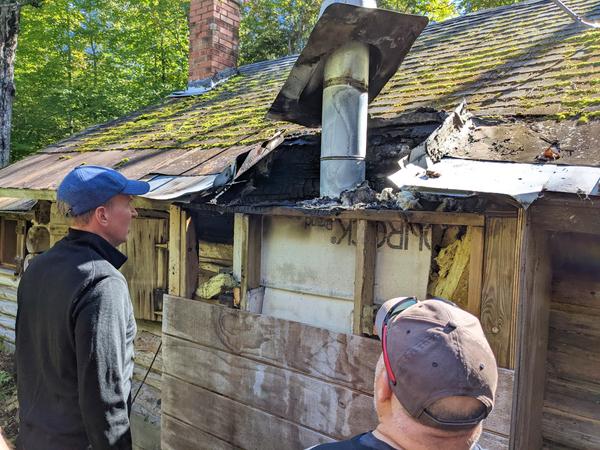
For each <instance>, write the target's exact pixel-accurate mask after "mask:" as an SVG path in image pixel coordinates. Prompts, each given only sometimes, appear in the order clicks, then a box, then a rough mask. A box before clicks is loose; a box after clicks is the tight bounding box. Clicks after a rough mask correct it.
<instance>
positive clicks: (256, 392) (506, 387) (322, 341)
mask: <svg viewBox="0 0 600 450" xmlns="http://www.w3.org/2000/svg"><path fill="white" fill-rule="evenodd" d="M163 339H164V341H163V342H164V354H163V359H164V363H163V364H164V366H163V370H164V372H163V383H162V392H163V399H162V405H163V415H162V448H163V449H164V450H181V449H187V448H190V449H191V448H193V449H198V450H202V449H210V450H213V449H221V448H223V449H232V448H243V449H254V448H264V449H273V450H275V449H280V448H282V447H281V446H282V443H285V447H286V448H290V449H304V448H307V447H310V446H311V445H315V444H317V443H320V442H330V441H332V440H333V439H341V438H346V437H349V436H352V435H354V434H358V433H360V432H364V431H366V430H369V429H372V428H373V426H374V424H375V421H376V418H375V414H374V411H373V404H372V386H373V376H374V368H375V364H376V361H377V359H378V357H379V354H380V344H379V342H378V341H377V340H374V339H369V338H363V337H360V336H356V335H348V334H341V333H335V332H332V331H329V330H325V329H322V328H316V327H312V326H308V325H304V324H301V323H298V322H290V321H286V320H282V319H276V318H273V317H268V316H264V315H255V314H250V313H246V312H243V311H239V310H235V309H229V308H225V307H222V306H215V305H211V304H208V303H204V302H201V301H194V300H189V299H183V298H176V297H171V296H167V297H166V298H165V315H164V320H163ZM512 378H513V372H512V371H510V370H503V369H502V370H501V371H500V380H499V389H498V400H497V406H496V408H495V410H494V413H493V415H492V416H490V418H489V419H488V420H487V421H486V423H485V426H484V428H485V430H486V431H485V432H484V436H483V438H482V440H481V443H482V444H483V445H484V447H486V448H489V449H491V450H495V449H505V448H507V445H508V438H507V435H508V430H509V428H510V409H511V404H512V383H513V381H512Z"/></svg>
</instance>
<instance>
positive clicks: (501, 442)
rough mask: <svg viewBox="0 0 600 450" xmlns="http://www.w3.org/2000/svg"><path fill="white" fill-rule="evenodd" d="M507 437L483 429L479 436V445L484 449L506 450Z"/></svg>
mask: <svg viewBox="0 0 600 450" xmlns="http://www.w3.org/2000/svg"><path fill="white" fill-rule="evenodd" d="M508 441H509V440H508V437H506V436H503V435H500V434H495V433H492V432H489V431H485V430H484V431H483V433H481V437H480V438H479V441H478V443H479V445H481V446H482V447H483V448H484V449H485V450H506V449H507V448H508V443H509V442H508Z"/></svg>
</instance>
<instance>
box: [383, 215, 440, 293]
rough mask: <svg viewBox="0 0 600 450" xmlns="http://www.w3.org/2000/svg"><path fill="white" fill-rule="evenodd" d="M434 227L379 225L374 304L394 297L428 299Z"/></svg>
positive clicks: (395, 224) (400, 223) (393, 223)
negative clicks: (413, 296) (432, 229)
mask: <svg viewBox="0 0 600 450" xmlns="http://www.w3.org/2000/svg"><path fill="white" fill-rule="evenodd" d="M430 269H431V226H430V225H419V224H409V223H404V222H377V257H376V263H375V303H379V304H381V303H383V302H385V301H386V300H389V299H391V298H394V297H404V296H411V295H415V296H417V297H418V298H426V297H427V284H428V283H429V273H430V271H431V270H430Z"/></svg>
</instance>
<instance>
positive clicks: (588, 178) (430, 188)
mask: <svg viewBox="0 0 600 450" xmlns="http://www.w3.org/2000/svg"><path fill="white" fill-rule="evenodd" d="M389 180H390V181H392V182H393V183H394V184H395V185H396V186H397V187H398V188H400V189H402V188H414V189H417V190H419V191H427V192H436V193H439V192H449V191H451V192H453V193H456V194H460V193H462V194H477V193H487V194H504V195H508V196H510V197H512V198H514V199H515V200H516V201H518V202H519V203H520V204H521V205H522V206H523V207H524V208H527V207H528V206H529V205H531V203H533V202H534V201H535V200H536V199H537V198H538V197H539V196H540V195H541V194H542V193H544V192H556V193H567V194H576V195H580V196H583V197H588V196H594V195H600V189H599V183H600V167H585V166H559V165H556V164H526V163H513V162H499V161H477V160H466V159H456V158H448V157H445V158H442V159H441V160H440V161H439V162H437V163H433V164H430V165H429V166H428V167H427V168H423V167H422V166H420V165H416V164H408V165H407V166H406V167H405V168H403V169H401V170H399V171H398V172H396V173H394V174H392V175H390V176H389Z"/></svg>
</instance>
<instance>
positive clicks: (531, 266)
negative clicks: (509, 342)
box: [510, 217, 552, 450]
mask: <svg viewBox="0 0 600 450" xmlns="http://www.w3.org/2000/svg"><path fill="white" fill-rule="evenodd" d="M519 272H521V273H522V274H523V275H522V276H521V280H520V285H519V290H520V292H519V304H518V310H517V312H518V329H517V333H518V336H517V339H518V342H517V348H516V361H517V362H516V366H517V368H516V371H515V401H514V402H513V420H512V428H511V433H510V434H511V436H512V441H511V448H512V449H516V450H519V449H524V448H532V449H533V448H540V447H541V445H542V423H541V420H542V419H541V415H542V409H543V404H544V387H543V386H544V379H545V372H546V367H545V364H546V354H547V346H548V320H549V319H548V317H549V310H550V286H551V277H552V268H551V258H550V252H549V246H548V240H547V235H546V234H545V233H538V232H536V230H535V228H533V227H532V226H531V218H530V217H527V218H526V222H525V230H524V242H523V252H522V257H521V258H520V264H519Z"/></svg>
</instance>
